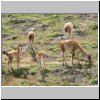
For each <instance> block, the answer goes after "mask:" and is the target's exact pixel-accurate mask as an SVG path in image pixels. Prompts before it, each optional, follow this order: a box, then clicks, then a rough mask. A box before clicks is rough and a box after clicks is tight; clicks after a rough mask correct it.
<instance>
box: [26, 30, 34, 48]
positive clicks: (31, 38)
mask: <svg viewBox="0 0 100 100" xmlns="http://www.w3.org/2000/svg"><path fill="white" fill-rule="evenodd" d="M33 30H34V28H33V29H32V30H31V31H29V32H28V47H29V48H32V45H33V42H34V38H35V33H34V32H33Z"/></svg>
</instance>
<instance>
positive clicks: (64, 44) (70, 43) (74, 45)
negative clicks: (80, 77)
mask: <svg viewBox="0 0 100 100" xmlns="http://www.w3.org/2000/svg"><path fill="white" fill-rule="evenodd" d="M60 48H61V51H62V56H63V65H64V62H65V64H66V65H67V62H66V59H65V51H70V53H72V64H73V59H74V56H75V52H76V53H77V59H78V62H79V58H78V53H79V52H80V53H82V54H83V55H84V56H85V57H86V58H87V59H88V61H89V62H90V63H92V60H91V56H90V54H87V53H86V52H85V50H84V49H83V48H82V46H81V45H80V44H79V43H78V42H76V41H74V40H64V41H61V42H60Z"/></svg>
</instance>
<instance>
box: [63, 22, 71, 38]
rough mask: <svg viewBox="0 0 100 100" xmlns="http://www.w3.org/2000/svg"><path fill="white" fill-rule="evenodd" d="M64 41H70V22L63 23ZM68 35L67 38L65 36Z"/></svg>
mask: <svg viewBox="0 0 100 100" xmlns="http://www.w3.org/2000/svg"><path fill="white" fill-rule="evenodd" d="M63 31H64V34H65V39H67V38H68V39H72V31H73V24H72V23H71V22H68V23H65V24H64V27H63ZM67 35H68V36H67Z"/></svg>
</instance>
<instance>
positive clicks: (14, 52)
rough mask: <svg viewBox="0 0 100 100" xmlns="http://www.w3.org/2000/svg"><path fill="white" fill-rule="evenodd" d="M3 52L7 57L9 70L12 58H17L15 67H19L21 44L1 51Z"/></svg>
mask: <svg viewBox="0 0 100 100" xmlns="http://www.w3.org/2000/svg"><path fill="white" fill-rule="evenodd" d="M2 53H3V54H5V55H6V56H7V57H8V66H9V67H10V70H11V69H12V61H13V58H16V59H17V69H18V68H19V62H20V56H21V53H22V46H21V45H20V44H19V45H18V47H17V49H15V50H12V51H9V52H6V51H2Z"/></svg>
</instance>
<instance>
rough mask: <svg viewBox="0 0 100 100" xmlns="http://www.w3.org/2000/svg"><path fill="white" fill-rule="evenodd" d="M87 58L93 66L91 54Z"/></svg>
mask: <svg viewBox="0 0 100 100" xmlns="http://www.w3.org/2000/svg"><path fill="white" fill-rule="evenodd" d="M87 58H88V61H89V63H90V64H93V63H92V58H91V55H90V54H87Z"/></svg>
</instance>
